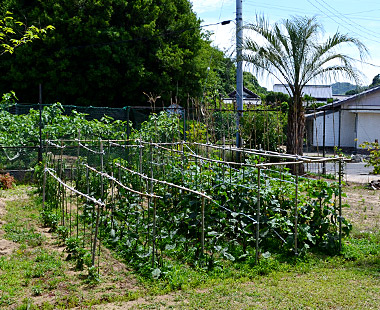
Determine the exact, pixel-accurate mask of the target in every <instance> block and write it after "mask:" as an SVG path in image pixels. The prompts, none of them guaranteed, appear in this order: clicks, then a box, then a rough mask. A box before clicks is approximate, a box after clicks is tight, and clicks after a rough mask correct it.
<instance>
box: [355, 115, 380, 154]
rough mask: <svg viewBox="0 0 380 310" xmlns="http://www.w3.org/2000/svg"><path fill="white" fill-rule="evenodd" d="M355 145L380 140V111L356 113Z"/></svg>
mask: <svg viewBox="0 0 380 310" xmlns="http://www.w3.org/2000/svg"><path fill="white" fill-rule="evenodd" d="M357 139H358V141H357V145H358V147H359V145H360V144H362V143H363V142H365V141H368V142H375V140H377V141H380V113H358V122H357Z"/></svg>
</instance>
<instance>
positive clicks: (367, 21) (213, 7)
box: [190, 0, 380, 90]
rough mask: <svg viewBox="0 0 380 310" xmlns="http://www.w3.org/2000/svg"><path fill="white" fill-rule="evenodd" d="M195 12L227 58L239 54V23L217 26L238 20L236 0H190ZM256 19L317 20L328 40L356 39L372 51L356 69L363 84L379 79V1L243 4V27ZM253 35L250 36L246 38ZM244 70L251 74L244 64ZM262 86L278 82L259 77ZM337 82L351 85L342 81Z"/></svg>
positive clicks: (348, 50) (350, 51) (248, 0)
mask: <svg viewBox="0 0 380 310" xmlns="http://www.w3.org/2000/svg"><path fill="white" fill-rule="evenodd" d="M190 1H191V2H192V4H193V10H194V12H195V13H196V14H197V16H198V17H199V18H200V19H201V20H202V23H201V26H204V27H203V29H205V30H208V31H212V32H213V35H212V37H211V40H212V41H213V45H214V46H217V47H218V48H219V49H221V50H223V51H224V52H225V53H226V55H227V56H233V55H234V51H235V23H234V22H231V23H230V24H229V25H224V26H222V25H220V24H219V25H214V26H207V25H209V24H214V23H218V22H221V21H224V20H235V19H236V0H190ZM256 15H260V16H264V17H266V18H267V19H268V20H269V21H270V23H274V22H277V21H280V20H282V19H287V18H290V17H292V16H297V15H298V16H308V17H312V16H316V18H317V21H318V22H319V23H320V24H322V26H323V28H324V31H325V33H324V38H327V37H328V36H332V35H333V34H334V33H335V32H337V31H339V32H340V33H344V34H348V35H350V36H354V37H356V38H358V39H360V41H361V42H362V43H363V44H364V45H365V46H366V47H367V48H368V50H369V56H367V57H366V58H365V60H364V61H365V63H364V62H360V61H355V62H354V65H355V67H356V68H357V69H358V70H360V71H361V72H362V73H363V77H362V84H363V85H369V84H371V82H372V79H373V77H374V76H375V75H377V74H379V73H380V1H379V0H362V1H358V0H334V1H332V0H298V1H297V0H288V1H286V2H285V1H283V0H271V1H270V3H269V2H268V1H265V0H243V23H244V24H249V23H254V21H255V18H256ZM247 35H252V34H249V33H247V32H245V33H244V36H247ZM340 51H341V52H342V53H344V54H346V55H348V56H350V57H352V58H354V59H358V60H360V57H359V54H358V52H357V50H356V49H354V48H352V47H349V46H347V45H346V46H344V47H343V48H342V49H340ZM244 68H245V69H244V70H246V71H250V68H249V65H248V64H244ZM257 78H258V81H259V84H260V85H262V86H264V87H267V89H268V90H272V89H273V84H275V83H278V81H277V80H276V79H274V78H272V77H270V76H267V75H264V76H258V77H257ZM334 82H351V83H353V81H349V80H347V79H343V78H339V79H338V80H336V81H331V83H334Z"/></svg>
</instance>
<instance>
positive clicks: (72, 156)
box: [40, 140, 350, 277]
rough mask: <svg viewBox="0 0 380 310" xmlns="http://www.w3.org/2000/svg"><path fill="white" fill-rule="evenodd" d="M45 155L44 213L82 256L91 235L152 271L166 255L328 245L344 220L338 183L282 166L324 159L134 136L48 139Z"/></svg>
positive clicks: (90, 246) (343, 230)
mask: <svg viewBox="0 0 380 310" xmlns="http://www.w3.org/2000/svg"><path fill="white" fill-rule="evenodd" d="M236 153H238V154H239V155H236ZM231 154H235V155H234V156H231ZM228 157H230V158H239V159H240V160H239V161H232V160H227V158H228ZM45 158H46V160H45V167H44V168H43V169H41V179H40V180H41V191H42V193H43V197H44V208H45V210H44V215H45V218H46V219H47V220H46V222H47V223H49V224H51V222H53V221H51V220H49V219H54V223H55V228H56V229H57V230H59V231H62V230H63V231H65V232H66V235H65V237H66V238H74V239H76V240H78V242H77V245H78V247H79V248H83V249H85V250H86V251H87V253H88V254H89V253H91V258H92V260H91V264H90V261H89V263H88V264H89V265H90V266H91V265H94V264H95V262H96V257H97V255H99V249H100V246H99V245H100V242H101V243H102V244H104V245H106V246H108V247H110V248H112V249H114V250H115V251H116V252H117V253H118V254H119V255H120V256H122V257H123V258H124V259H125V260H126V261H127V262H128V263H129V264H130V265H132V266H134V267H135V268H136V269H137V270H139V271H140V272H142V273H149V274H150V273H151V272H153V276H154V277H158V276H160V274H161V272H164V271H165V270H166V269H167V268H170V266H171V265H173V262H182V263H186V264H189V265H193V266H201V267H208V268H213V267H215V266H216V265H218V264H221V263H222V261H226V260H230V261H236V262H237V261H245V262H248V263H251V264H255V263H257V260H258V259H259V256H260V253H261V254H263V253H268V252H277V253H284V254H290V255H295V254H296V255H300V254H302V253H305V252H306V251H307V250H308V249H310V248H314V249H318V250H323V251H325V252H328V253H333V252H337V251H339V248H340V240H341V237H342V236H344V235H346V234H348V233H349V230H350V225H349V223H347V222H346V220H345V219H344V218H343V217H342V216H341V207H342V205H341V195H342V193H341V187H340V186H339V183H328V182H326V181H323V180H317V179H308V178H304V177H299V176H297V175H291V174H290V173H288V169H287V168H286V165H290V164H296V165H301V164H303V163H305V162H307V163H310V162H318V161H322V160H323V159H310V158H299V157H298V158H297V157H294V156H289V155H284V154H279V153H274V152H264V151H258V150H249V149H240V150H236V149H234V148H232V147H231V146H215V145H210V144H202V143H190V142H188V143H185V142H165V143H154V142H146V141H143V140H118V141H111V140H107V141H99V140H94V141H90V140H87V141H80V140H66V141H59V142H58V141H48V142H47V147H46V156H45ZM335 160H337V161H341V160H342V159H340V158H335ZM340 166H341V165H340ZM63 227H65V228H63ZM99 240H100V241H99Z"/></svg>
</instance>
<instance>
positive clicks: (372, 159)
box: [359, 141, 380, 174]
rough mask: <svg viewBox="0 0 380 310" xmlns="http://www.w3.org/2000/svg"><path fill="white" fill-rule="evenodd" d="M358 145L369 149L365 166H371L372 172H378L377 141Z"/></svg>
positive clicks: (378, 152)
mask: <svg viewBox="0 0 380 310" xmlns="http://www.w3.org/2000/svg"><path fill="white" fill-rule="evenodd" d="M359 146H360V147H362V148H364V149H366V150H367V151H369V152H370V153H369V159H368V160H367V162H368V163H367V164H366V165H365V166H366V167H371V166H372V167H373V171H372V173H373V174H380V146H379V143H378V142H367V141H365V142H364V143H363V144H360V145H359Z"/></svg>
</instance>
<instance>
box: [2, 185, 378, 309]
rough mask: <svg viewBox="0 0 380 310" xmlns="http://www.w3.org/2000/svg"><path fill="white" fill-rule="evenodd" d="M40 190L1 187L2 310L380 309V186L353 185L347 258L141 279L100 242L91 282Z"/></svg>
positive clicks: (274, 260) (268, 262)
mask: <svg viewBox="0 0 380 310" xmlns="http://www.w3.org/2000/svg"><path fill="white" fill-rule="evenodd" d="M33 192H34V189H33V188H32V187H26V186H17V187H16V188H15V189H12V190H7V191H4V190H2V191H1V192H0V308H1V309H68V308H74V307H77V309H380V232H379V224H380V216H379V215H380V193H378V192H375V191H368V190H366V189H364V188H363V187H361V186H358V185H355V186H354V185H351V186H349V187H346V192H347V195H348V197H347V198H346V200H347V201H346V202H348V203H349V204H351V208H350V209H348V210H345V211H344V212H345V213H344V214H345V216H346V217H347V218H349V219H350V220H351V222H352V223H353V226H354V230H353V232H352V235H351V237H350V238H348V239H346V240H344V249H343V253H342V255H340V256H334V257H328V256H321V255H315V254H313V255H312V254H308V255H307V256H306V257H304V258H300V259H294V261H292V262H284V261H283V260H282V259H281V258H279V257H273V256H272V257H268V258H261V261H260V264H259V265H258V266H249V265H242V264H239V265H238V264H235V265H234V264H233V263H230V265H225V266H224V267H223V268H219V269H215V270H214V271H213V272H209V273H206V272H204V271H201V270H193V269H191V268H185V266H181V265H179V266H178V267H176V268H174V271H173V273H172V274H171V275H170V279H169V280H166V281H163V280H157V281H152V280H146V279H143V278H140V277H139V276H137V275H135V274H134V273H133V272H132V271H131V270H130V269H129V268H128V266H125V265H124V264H123V262H121V261H119V260H118V259H116V258H115V257H114V255H113V254H112V253H110V252H109V251H107V250H106V249H103V250H102V254H101V263H100V273H101V278H100V282H91V281H90V282H89V281H88V276H87V274H86V272H85V271H80V270H76V269H75V266H74V264H73V262H72V261H70V260H67V259H66V258H67V253H66V252H65V251H64V247H63V246H62V245H61V244H60V243H59V240H58V238H57V236H55V235H54V234H52V233H50V232H49V229H48V228H44V227H42V225H41V221H40V216H39V210H38V206H37V205H36V199H35V197H34V194H33Z"/></svg>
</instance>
